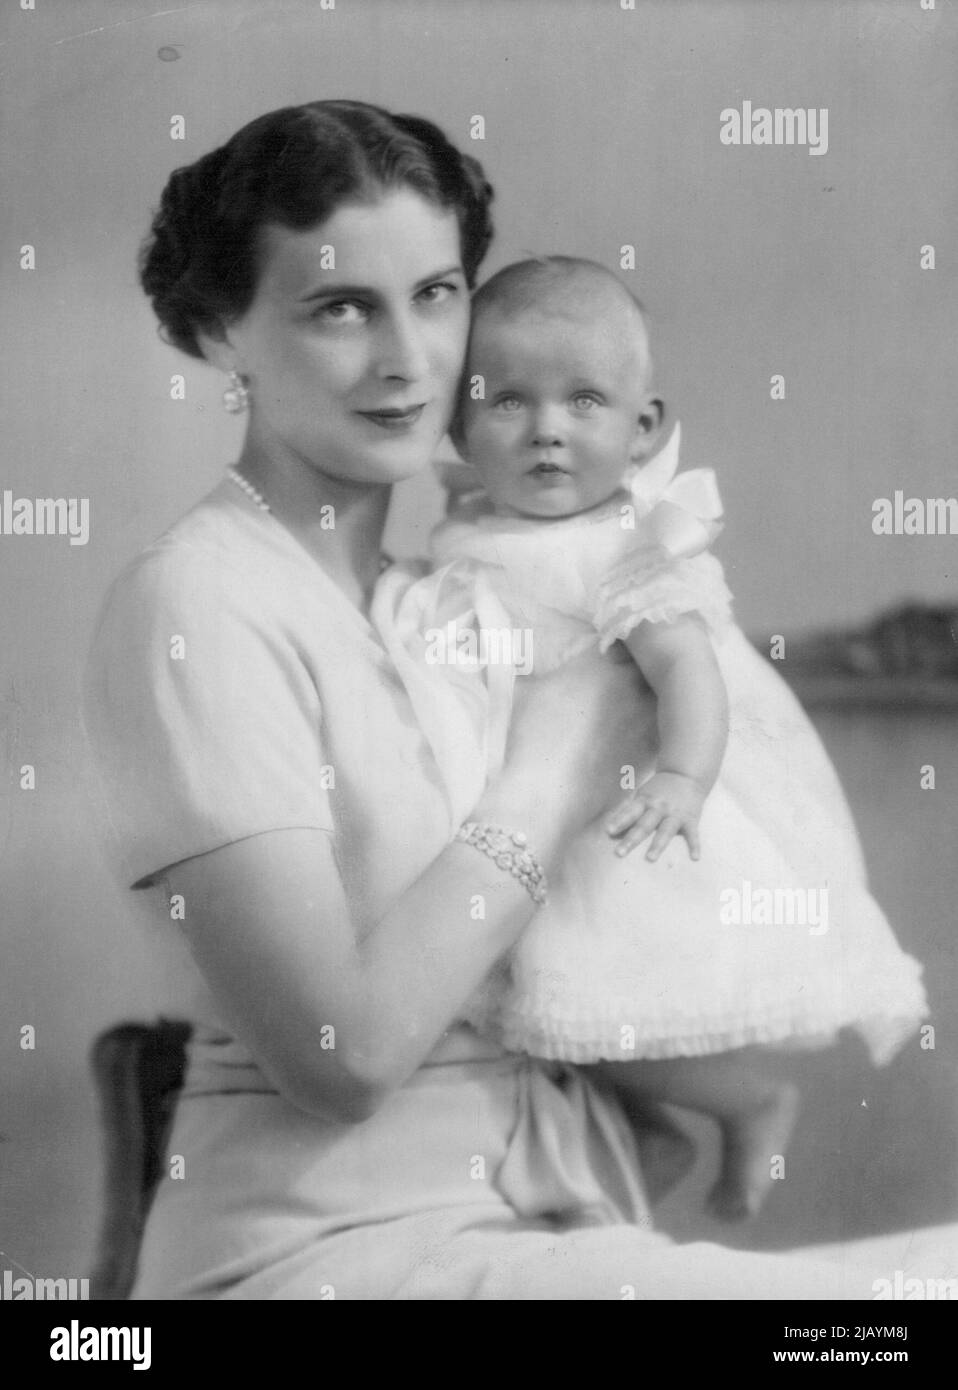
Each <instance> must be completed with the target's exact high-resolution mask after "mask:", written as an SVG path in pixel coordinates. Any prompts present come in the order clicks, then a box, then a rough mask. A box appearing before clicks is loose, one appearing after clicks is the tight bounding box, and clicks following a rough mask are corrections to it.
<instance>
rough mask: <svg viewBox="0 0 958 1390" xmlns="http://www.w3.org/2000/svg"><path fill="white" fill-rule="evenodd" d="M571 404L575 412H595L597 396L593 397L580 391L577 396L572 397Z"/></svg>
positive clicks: (597, 404)
mask: <svg viewBox="0 0 958 1390" xmlns="http://www.w3.org/2000/svg"><path fill="white" fill-rule="evenodd" d="M572 404H573V405H574V406H575V408H576V410H584V411H591V410H597V409H598V407H599V404H600V402H599V398H598V396H593V395H592V394H591V393H590V392H588V391H580V392H579V393H578V395H576V396H573V397H572Z"/></svg>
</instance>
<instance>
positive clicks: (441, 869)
mask: <svg viewBox="0 0 958 1390" xmlns="http://www.w3.org/2000/svg"><path fill="white" fill-rule="evenodd" d="M602 665H603V667H604V668H605V669H604V670H603V671H602V673H601V675H600V677H599V678H598V679H596V667H595V663H594V662H591V661H586V659H583V661H580V662H578V663H572V665H571V666H567V667H565V668H563V670H562V671H559V672H556V673H554V675H553V676H548V677H541V678H538V677H526V678H523V680H522V681H521V682H520V690H519V692H518V695H517V702H516V710H515V715H514V719H513V727H512V730H511V732H510V748H509V755H508V758H507V762H506V766H505V767H504V769H503V771H502V773H501V774H500V776H499V778H498V779H497V782H496V784H495V786H493V787H491V788H490V789H489V790H488V791H487V792H486V794H485V795H484V796H483V797H482V799H481V800H480V802H479V804H478V805H477V806H476V807H475V809H474V811H473V813H472V818H473V819H476V820H486V821H491V822H493V823H496V824H503V825H508V826H510V827H515V828H521V829H523V830H524V831H525V832H526V833H527V835H528V838H529V844H530V847H531V848H532V850H533V851H534V852H535V853H536V854H537V855H538V857H539V858H540V860H542V862H543V864H544V865H545V868H546V872H547V873H548V871H549V869H550V868H551V867H552V866H553V865H555V864H557V863H558V862H559V861H560V860H561V855H562V852H563V848H564V846H565V845H566V844H567V843H568V841H569V839H570V838H571V837H572V836H573V835H574V834H575V833H577V831H578V830H579V829H581V828H582V827H583V826H584V825H585V824H586V823H588V821H590V820H592V819H593V818H594V817H595V816H597V815H599V814H601V813H602V812H603V811H604V810H606V809H607V807H608V805H609V804H610V802H611V799H612V797H611V792H612V789H613V788H614V787H615V786H616V785H617V778H618V770H619V767H620V766H621V763H622V761H623V758H624V757H625V758H627V757H628V756H629V754H630V753H631V752H632V749H631V747H630V735H631V733H632V727H633V726H634V722H635V721H634V708H635V705H634V700H635V698H636V697H637V695H638V693H639V679H638V673H637V672H636V670H635V668H634V667H633V666H632V664H631V663H626V664H624V665H621V664H619V665H617V664H616V663H613V662H605V663H602ZM558 731H561V738H558V737H557V732H558ZM396 814H397V815H401V814H402V808H401V807H397V810H396ZM165 883H166V887H167V889H168V891H169V892H172V893H178V894H182V895H183V898H184V900H185V914H186V915H185V924H184V925H185V929H186V932H187V935H188V938H189V941H190V945H191V949H192V951H193V954H194V957H195V959H196V961H197V964H198V965H199V967H200V969H201V970H202V972H203V974H204V975H205V977H206V979H207V981H208V982H209V985H210V987H211V990H212V992H213V995H214V997H215V998H216V1000H217V1002H218V1004H219V1006H220V1007H221V1008H222V1010H223V1013H224V1015H225V1017H226V1019H227V1021H228V1022H229V1023H230V1024H231V1025H232V1026H233V1028H234V1029H235V1031H236V1033H237V1035H238V1036H239V1037H241V1038H242V1039H243V1041H244V1042H246V1044H247V1045H248V1046H249V1047H250V1049H251V1050H252V1052H253V1054H254V1056H255V1057H256V1058H257V1061H258V1062H259V1063H260V1065H261V1066H262V1069H263V1071H264V1073H265V1074H266V1075H267V1076H268V1077H269V1078H270V1079H271V1080H272V1081H273V1083H274V1084H275V1085H276V1086H277V1088H278V1089H279V1090H280V1091H281V1092H282V1093H283V1094H284V1095H285V1096H286V1097H287V1098H288V1099H289V1100H290V1101H292V1102H293V1103H294V1104H295V1105H297V1106H299V1107H301V1108H302V1109H304V1110H306V1111H309V1112H311V1113H315V1114H321V1115H325V1116H328V1117H330V1118H335V1119H338V1120H347V1121H348V1120H352V1121H355V1120H361V1119H364V1118H366V1117H367V1116H368V1115H370V1114H371V1113H372V1112H373V1111H374V1110H375V1109H376V1108H377V1106H378V1105H379V1104H380V1103H381V1102H382V1100H383V1099H384V1098H385V1097H386V1096H387V1095H388V1094H389V1092H390V1091H391V1090H392V1089H394V1088H395V1087H396V1086H398V1085H400V1084H402V1082H403V1081H405V1080H406V1079H407V1078H408V1077H409V1076H410V1075H411V1074H412V1073H413V1072H415V1071H416V1069H417V1068H418V1067H419V1065H420V1064H421V1062H422V1061H423V1060H424V1059H425V1058H426V1057H427V1056H428V1054H429V1052H430V1051H431V1050H432V1048H433V1047H434V1046H435V1044H436V1042H437V1041H438V1039H439V1038H440V1037H441V1035H442V1033H443V1032H444V1030H445V1029H447V1028H448V1027H449V1026H450V1024H451V1023H452V1022H453V1021H454V1020H455V1018H456V1017H457V1014H458V1011H459V1009H460V1008H461V1006H462V1004H463V1003H464V1002H465V1001H466V1000H467V999H468V998H469V996H470V995H471V994H472V992H473V991H474V990H475V989H476V987H477V986H478V985H479V984H480V983H481V981H482V980H483V979H484V977H485V976H486V975H487V974H488V972H489V970H490V968H491V967H492V966H493V965H494V963H495V962H496V960H497V959H498V958H499V957H500V956H501V955H502V954H503V953H504V952H505V951H507V950H508V949H509V947H510V946H512V944H513V943H514V942H515V941H516V940H517V938H518V936H519V934H520V933H521V931H522V930H523V928H524V927H525V926H526V924H527V923H528V922H529V920H530V918H531V916H532V913H533V912H534V910H535V906H534V904H533V902H532V899H531V898H530V897H529V895H528V894H527V892H526V891H525V889H524V888H523V887H522V886H521V884H519V882H518V881H517V880H516V879H515V878H513V877H512V876H511V875H510V874H509V873H507V872H506V871H504V870H503V869H501V868H499V867H498V866H497V865H496V864H495V863H494V862H493V861H492V860H491V859H489V858H488V857H487V856H485V855H484V854H481V853H480V852H479V851H477V850H476V849H474V848H473V847H472V846H469V845H464V844H461V843H453V844H451V845H449V846H448V847H447V848H446V849H444V850H443V852H442V853H441V854H440V855H439V856H438V857H437V858H436V859H435V860H434V861H433V863H432V864H431V865H430V866H429V867H428V868H427V869H426V870H425V872H424V873H422V874H421V875H420V877H419V878H418V879H417V880H416V881H415V882H414V883H413V884H412V885H411V887H410V888H409V889H408V890H407V892H406V893H405V894H404V895H403V897H402V898H401V899H400V901H399V902H397V903H396V904H394V906H393V907H392V908H391V909H390V910H389V911H388V912H386V913H385V915H384V916H383V917H382V918H381V920H380V921H379V922H378V923H377V924H376V925H375V926H374V927H373V928H372V929H371V930H370V931H369V932H368V933H367V934H366V935H365V936H364V937H363V939H358V937H357V934H356V932H355V929H354V925H353V923H352V921H351V916H350V910H349V903H348V901H347V898H346V894H345V892H344V889H343V886H342V882H341V879H340V877H339V873H338V871H337V867H336V863H335V857H334V853H333V847H332V840H331V837H330V836H329V835H328V834H326V833H325V832H322V831H315V830H281V831H273V832H268V833H265V834H260V835H256V836H252V837H250V838H248V839H245V840H242V841H239V842H236V843H233V844H230V845H227V846H224V847H223V848H220V849H217V850H214V851H212V852H211V853H209V854H205V855H201V856H197V857H196V858H193V859H189V860H186V861H184V862H182V863H180V864H177V865H174V866H173V867H171V868H170V869H168V870H167V871H166V874H165ZM476 895H481V896H482V898H483V900H484V907H485V913H484V916H483V917H482V918H480V919H479V920H476V918H475V913H474V912H473V911H472V910H471V909H472V908H473V905H474V903H475V899H476ZM330 1026H331V1028H332V1030H333V1031H332V1033H330V1032H329V1031H328V1030H329V1028H330ZM324 1029H325V1030H327V1031H326V1032H325V1033H324ZM324 1038H325V1045H324ZM330 1041H332V1042H333V1045H332V1046H330V1045H329V1043H330Z"/></svg>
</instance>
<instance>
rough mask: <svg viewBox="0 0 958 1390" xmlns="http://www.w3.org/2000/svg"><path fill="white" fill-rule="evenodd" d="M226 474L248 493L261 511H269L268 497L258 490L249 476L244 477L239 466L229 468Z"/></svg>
mask: <svg viewBox="0 0 958 1390" xmlns="http://www.w3.org/2000/svg"><path fill="white" fill-rule="evenodd" d="M226 476H227V477H228V478H229V480H230V482H233V483H235V484H236V486H237V487H238V488H239V489H240V490H241V491H242V492H245V493H246V496H247V497H248V498H249V500H250V501H251V502H252V503H254V504H255V505H256V506H257V507H259V509H260V511H261V512H268V511H269V503H268V502H267V500H266V498H265V497H264V496H263V494H262V493H261V492H257V490H256V488H255V487H254V486H253V484H252V483H251V482H250V480H249V478H244V477H243V475H242V473H241V472H240V471H239V469H238V468H227V470H226Z"/></svg>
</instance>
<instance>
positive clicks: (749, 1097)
mask: <svg viewBox="0 0 958 1390" xmlns="http://www.w3.org/2000/svg"><path fill="white" fill-rule="evenodd" d="M599 1070H601V1073H602V1075H603V1076H604V1077H605V1078H606V1079H607V1080H608V1081H609V1082H610V1083H611V1084H612V1085H613V1086H614V1087H615V1089H616V1090H617V1091H618V1092H619V1094H620V1095H621V1096H625V1097H629V1098H630V1099H631V1101H632V1103H633V1106H634V1105H639V1106H641V1105H642V1103H643V1102H653V1103H655V1102H659V1103H661V1102H664V1103H666V1104H668V1105H677V1106H680V1107H682V1108H684V1109H686V1110H696V1111H700V1112H701V1113H702V1114H705V1115H710V1116H712V1118H713V1119H714V1120H715V1121H716V1122H717V1123H718V1125H719V1127H720V1129H721V1131H722V1167H721V1171H720V1173H719V1178H718V1181H717V1183H716V1184H715V1186H714V1187H713V1189H712V1191H711V1193H710V1195H709V1201H708V1206H709V1210H710V1211H711V1213H712V1215H713V1216H718V1217H721V1218H723V1219H724V1220H727V1221H729V1220H740V1219H741V1218H743V1217H746V1216H754V1215H755V1213H756V1212H757V1211H758V1210H759V1208H760V1207H761V1205H762V1203H763V1201H764V1200H765V1197H766V1196H767V1195H768V1191H769V1188H770V1187H771V1184H772V1180H773V1178H772V1164H773V1162H774V1161H775V1159H776V1158H780V1157H782V1156H783V1155H784V1151H785V1147H786V1145H787V1143H788V1140H789V1138H790V1137H791V1133H792V1129H793V1127H794V1124H795V1116H796V1114H797V1113H798V1089H797V1087H795V1086H793V1085H792V1084H791V1083H790V1082H785V1081H775V1080H770V1079H769V1078H768V1077H766V1076H763V1075H762V1074H761V1073H760V1072H759V1071H757V1070H755V1069H753V1066H752V1063H751V1058H750V1055H749V1053H748V1052H747V1051H745V1050H743V1051H740V1052H722V1053H715V1054H714V1055H712V1056H709V1057H674V1058H667V1059H663V1060H662V1061H658V1062H650V1061H636V1062H603V1063H600V1064H599Z"/></svg>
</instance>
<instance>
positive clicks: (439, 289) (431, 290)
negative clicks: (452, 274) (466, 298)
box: [419, 280, 459, 304]
mask: <svg viewBox="0 0 958 1390" xmlns="http://www.w3.org/2000/svg"><path fill="white" fill-rule="evenodd" d="M458 293H459V286H458V285H453V284H451V283H450V282H449V281H448V280H441V281H439V282H438V283H437V284H435V285H426V287H425V288H424V289H422V290H420V291H419V298H420V299H422V300H424V301H425V302H426V303H427V304H442V303H443V302H444V301H445V300H447V299H449V298H450V297H451V296H452V295H454V294H458Z"/></svg>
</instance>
